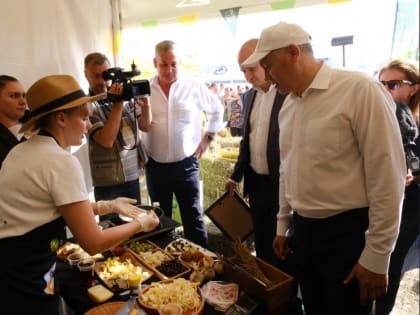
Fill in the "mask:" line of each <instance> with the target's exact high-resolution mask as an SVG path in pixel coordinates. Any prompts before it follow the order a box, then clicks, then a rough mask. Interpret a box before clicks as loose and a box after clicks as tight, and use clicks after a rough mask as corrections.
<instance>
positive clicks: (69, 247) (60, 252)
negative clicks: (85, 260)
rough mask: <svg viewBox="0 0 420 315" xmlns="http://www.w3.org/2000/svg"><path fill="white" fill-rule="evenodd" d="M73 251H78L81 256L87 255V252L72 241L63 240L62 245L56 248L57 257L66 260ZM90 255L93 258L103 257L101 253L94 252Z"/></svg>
mask: <svg viewBox="0 0 420 315" xmlns="http://www.w3.org/2000/svg"><path fill="white" fill-rule="evenodd" d="M73 253H79V254H80V255H81V256H82V257H84V256H89V254H88V253H87V252H85V251H84V250H83V248H81V247H80V245H79V244H75V243H72V242H65V243H64V244H63V245H61V246H60V247H59V248H58V249H57V258H59V259H61V260H64V261H67V258H68V257H69V256H70V255H71V254H73ZM92 257H93V259H95V260H99V259H102V258H104V256H103V255H102V254H96V255H94V256H92Z"/></svg>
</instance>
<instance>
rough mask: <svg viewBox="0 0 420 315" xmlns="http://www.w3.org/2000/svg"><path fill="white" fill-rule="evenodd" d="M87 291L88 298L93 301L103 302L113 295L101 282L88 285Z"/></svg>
mask: <svg viewBox="0 0 420 315" xmlns="http://www.w3.org/2000/svg"><path fill="white" fill-rule="evenodd" d="M87 292H88V295H89V297H90V299H91V300H92V301H93V302H95V303H103V302H105V301H107V300H109V299H110V298H112V296H113V295H114V293H112V292H111V291H109V290H108V289H107V288H105V287H104V286H103V285H102V284H97V285H95V286H93V287H90V288H89V289H88V290H87Z"/></svg>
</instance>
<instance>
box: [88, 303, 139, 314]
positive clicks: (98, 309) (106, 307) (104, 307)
mask: <svg viewBox="0 0 420 315" xmlns="http://www.w3.org/2000/svg"><path fill="white" fill-rule="evenodd" d="M124 303H125V302H109V303H105V304H101V305H98V306H95V307H94V308H91V309H90V310H89V311H87V312H86V313H85V315H115V313H116V312H117V311H118V310H119V309H120V308H121V307H122V306H123V305H124ZM128 315H146V313H145V312H144V310H143V309H142V308H140V307H138V306H137V307H136V308H135V309H132V310H131V312H130V313H129V314H128Z"/></svg>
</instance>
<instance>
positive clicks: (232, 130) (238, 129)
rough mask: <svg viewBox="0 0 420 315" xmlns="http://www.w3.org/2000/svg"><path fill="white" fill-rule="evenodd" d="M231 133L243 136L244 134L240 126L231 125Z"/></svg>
mask: <svg viewBox="0 0 420 315" xmlns="http://www.w3.org/2000/svg"><path fill="white" fill-rule="evenodd" d="M230 135H231V136H232V137H241V136H242V128H241V127H240V128H238V127H230Z"/></svg>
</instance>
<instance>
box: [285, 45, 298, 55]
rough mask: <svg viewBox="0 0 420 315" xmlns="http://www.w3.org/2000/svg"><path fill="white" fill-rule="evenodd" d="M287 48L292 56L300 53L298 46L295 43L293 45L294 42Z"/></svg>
mask: <svg viewBox="0 0 420 315" xmlns="http://www.w3.org/2000/svg"><path fill="white" fill-rule="evenodd" d="M287 50H288V51H289V53H290V54H291V55H292V56H299V55H300V49H299V47H298V46H296V45H294V44H292V45H289V46H288V47H287Z"/></svg>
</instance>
